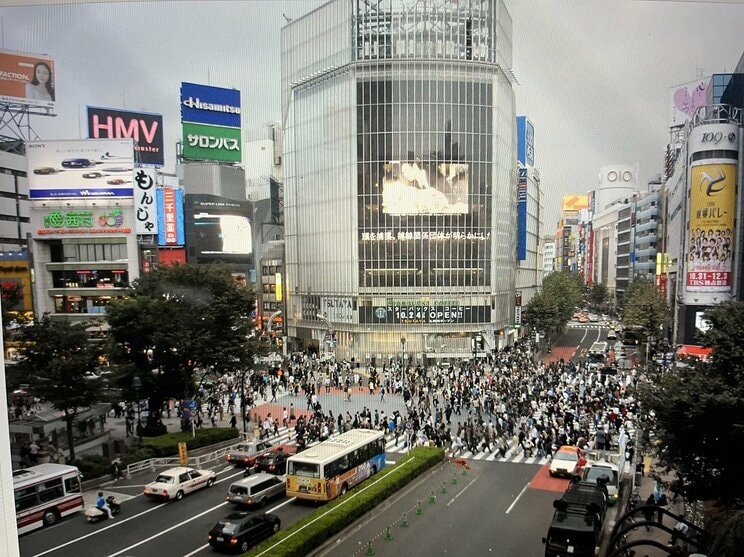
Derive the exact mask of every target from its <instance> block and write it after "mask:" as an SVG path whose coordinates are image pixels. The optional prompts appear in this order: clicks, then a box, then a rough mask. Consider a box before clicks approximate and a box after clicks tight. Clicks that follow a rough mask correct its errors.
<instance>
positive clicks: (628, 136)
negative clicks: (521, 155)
mask: <svg viewBox="0 0 744 557" xmlns="http://www.w3.org/2000/svg"><path fill="white" fill-rule="evenodd" d="M322 3H323V2H319V1H303V2H262V1H258V2H219V3H206V2H176V1H163V2H146V3H145V2H143V3H130V2H122V3H110V2H103V3H95V4H89V3H73V4H70V3H65V4H61V3H60V2H55V3H49V4H47V5H43V6H18V7H4V8H2V9H1V10H0V16H1V17H2V34H1V38H2V43H1V44H0V48H2V49H5V50H13V51H20V52H28V53H35V54H47V55H49V56H50V57H51V58H52V59H53V60H54V62H55V73H56V74H57V75H56V77H55V88H56V91H57V100H56V110H55V112H56V113H57V114H58V116H56V117H54V118H46V117H33V118H32V122H31V123H32V126H33V128H34V129H35V131H36V132H37V133H38V134H39V136H40V137H41V138H42V139H74V138H78V137H86V136H87V123H86V114H85V109H86V106H87V105H90V106H99V107H108V108H116V109H127V110H132V111H143V112H155V113H160V114H163V116H164V126H165V152H166V153H165V160H166V165H165V170H166V171H168V172H170V171H173V169H174V165H175V142H176V141H178V140H180V133H181V130H180V116H179V102H178V95H179V87H180V83H181V82H182V81H190V82H194V83H204V84H211V85H216V86H220V87H234V88H237V89H240V91H241V97H242V105H243V122H242V128H243V138H244V141H249V140H251V139H253V138H255V137H257V136H259V135H260V130H261V127H262V126H263V125H264V124H267V123H270V122H277V121H280V120H281V116H280V115H281V107H280V100H279V98H280V59H279V32H280V29H281V27H282V26H283V25H285V24H286V22H287V20H288V19H296V18H299V17H302V15H303V14H305V13H307V12H308V11H310V10H311V9H313V8H314V7H316V6H318V5H320V4H322ZM507 5H508V8H509V11H510V14H511V17H512V20H513V66H514V67H513V68H511V69H512V70H513V72H514V74H515V76H516V78H517V80H518V84H516V85H515V94H516V109H517V115H526V116H527V117H528V118H529V119H530V120H531V121H532V122H533V124H534V126H535V165H536V167H537V168H539V170H540V172H541V175H542V188H543V193H544V205H545V215H546V216H545V221H544V223H545V231H546V232H547V233H551V232H552V231H553V230H554V229H555V224H556V220H557V218H558V215H559V207H560V200H561V198H562V196H564V195H569V194H583V193H585V192H586V191H588V190H590V189H593V188H594V187H596V186H597V184H598V174H599V169H600V167H601V166H603V165H607V164H628V165H635V164H638V168H639V177H638V178H639V186H640V188H641V189H642V190H643V189H645V185H646V183H647V182H648V181H649V180H650V179H652V178H653V177H654V176H655V175H656V174H658V173H660V172H661V170H662V163H663V154H664V147H665V145H666V143H667V142H668V122H669V104H670V103H669V90H670V88H671V87H673V86H675V85H679V84H681V83H686V82H689V81H693V80H695V79H698V78H701V77H702V78H707V77H708V76H710V75H711V74H713V73H724V72H725V71H732V70H733V69H734V67H735V65H736V62H737V61H738V59H739V57H740V55H741V52H742V51H743V50H744V39H742V38H741V36H740V33H739V32H738V30H737V25H736V22H738V21H741V20H742V18H743V17H744V5H741V4H731V3H707V2H704V3H690V2H673V1H668V2H649V1H636V2H631V1H629V2H597V3H593V4H592V9H589V8H587V7H586V4H583V3H578V2H569V3H561V6H560V9H558V8H557V5H556V4H554V3H551V2H547V1H537V2H525V1H515V0H511V1H508V2H507ZM250 21H261V25H260V26H258V27H257V28H256V29H250V28H249V29H247V30H246V28H245V25H244V22H250ZM81 34H82V35H83V37H84V38H82V39H81V38H80V37H81ZM711 37H715V40H710V38H711ZM545 53H551V56H546V55H545ZM267 69H268V72H267ZM267 75H268V76H269V77H268V78H266V76H267ZM251 164H252V161H250V160H248V161H246V160H245V158H244V160H243V165H246V166H250V165H251Z"/></svg>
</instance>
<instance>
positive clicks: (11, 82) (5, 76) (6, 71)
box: [0, 50, 56, 108]
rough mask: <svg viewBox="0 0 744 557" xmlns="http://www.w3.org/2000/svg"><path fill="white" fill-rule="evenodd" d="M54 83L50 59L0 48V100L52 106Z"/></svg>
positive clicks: (52, 66) (54, 93)
mask: <svg viewBox="0 0 744 557" xmlns="http://www.w3.org/2000/svg"><path fill="white" fill-rule="evenodd" d="M54 84H55V74H54V61H53V60H52V59H51V58H48V57H47V56H39V55H36V54H24V53H20V52H11V51H7V50H0V101H2V102H10V103H19V104H27V105H29V106H43V107H47V108H53V107H54V102H55V100H56V92H55V85H54Z"/></svg>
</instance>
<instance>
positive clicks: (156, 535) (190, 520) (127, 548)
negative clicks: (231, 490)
mask: <svg viewBox="0 0 744 557" xmlns="http://www.w3.org/2000/svg"><path fill="white" fill-rule="evenodd" d="M227 504H229V503H228V502H227V501H223V502H222V503H220V504H219V505H216V506H214V507H212V508H211V509H207V510H206V511H202V512H200V513H199V514H197V515H195V516H192V517H191V518H189V519H187V520H184V521H182V522H179V523H178V524H174V525H173V526H171V527H170V528H166V529H165V530H163V531H162V532H158V533H157V534H154V535H152V536H150V537H149V538H145V539H144V540H140V541H138V542H137V543H135V544H133V545H130V546H129V547H125V548H124V549H121V550H119V551H117V552H116V553H111V554H110V555H109V557H116V556H117V555H121V554H122V553H126V552H127V551H129V550H131V549H134V548H135V547H139V546H141V545H142V544H145V543H147V542H149V541H152V540H154V539H155V538H159V537H160V536H163V535H165V534H167V533H168V532H171V531H173V530H175V529H176V528H180V527H181V526H184V525H185V524H188V523H189V522H193V521H194V520H196V519H197V518H201V517H202V516H204V515H205V514H209V513H211V512H212V511H215V510H217V509H219V508H220V507H224V506H225V505H227Z"/></svg>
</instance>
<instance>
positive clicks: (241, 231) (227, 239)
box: [194, 213, 253, 255]
mask: <svg viewBox="0 0 744 557" xmlns="http://www.w3.org/2000/svg"><path fill="white" fill-rule="evenodd" d="M194 219H195V224H196V227H197V231H198V233H199V239H198V242H199V245H200V248H201V249H200V250H199V251H200V252H201V253H202V254H206V255H209V254H232V255H249V254H251V253H253V238H252V237H251V223H250V220H249V219H248V217H243V216H240V215H210V214H206V213H200V214H197V215H194Z"/></svg>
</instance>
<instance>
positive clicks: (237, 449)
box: [234, 444, 251, 453]
mask: <svg viewBox="0 0 744 557" xmlns="http://www.w3.org/2000/svg"><path fill="white" fill-rule="evenodd" d="M234 451H235V452H243V453H248V452H250V451H251V446H250V445H247V444H246V445H235V449H234Z"/></svg>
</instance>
